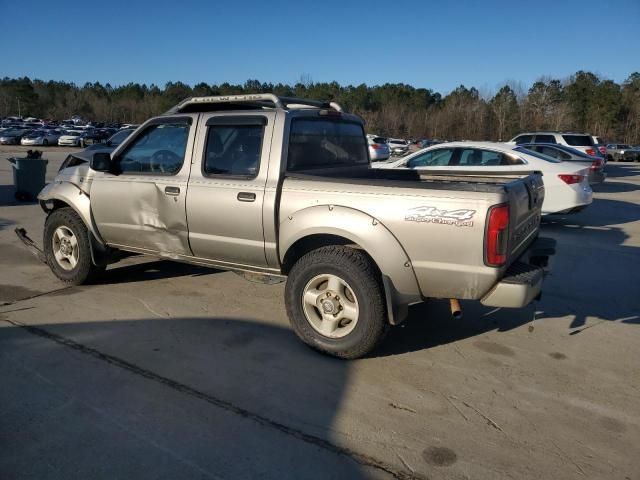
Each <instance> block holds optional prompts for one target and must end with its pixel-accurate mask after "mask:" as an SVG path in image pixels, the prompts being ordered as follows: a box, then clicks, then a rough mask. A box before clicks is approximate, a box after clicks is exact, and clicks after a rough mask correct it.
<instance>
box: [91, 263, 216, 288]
mask: <svg viewBox="0 0 640 480" xmlns="http://www.w3.org/2000/svg"><path fill="white" fill-rule="evenodd" d="M140 258H143V257H140ZM221 272H222V271H221V270H216V269H214V268H208V267H201V266H198V265H190V264H187V263H180V262H174V261H171V260H151V261H146V262H141V263H135V264H132V265H118V264H115V265H113V266H111V267H110V268H108V269H107V271H106V272H105V273H104V274H102V275H100V277H99V278H98V279H97V280H96V281H95V283H96V284H98V285H102V284H105V285H113V284H119V283H134V282H146V281H149V280H159V279H164V278H175V277H187V276H188V277H197V276H201V275H210V274H214V273H221Z"/></svg>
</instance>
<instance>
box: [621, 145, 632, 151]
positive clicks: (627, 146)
mask: <svg viewBox="0 0 640 480" xmlns="http://www.w3.org/2000/svg"><path fill="white" fill-rule="evenodd" d="M629 148H631V147H630V146H629V145H626V144H625V145H618V149H620V150H627V149H629Z"/></svg>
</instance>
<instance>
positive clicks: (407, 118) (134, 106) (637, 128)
mask: <svg viewBox="0 0 640 480" xmlns="http://www.w3.org/2000/svg"><path fill="white" fill-rule="evenodd" d="M267 92H272V93H275V94H276V95H281V96H296V97H302V98H314V99H323V100H335V101H337V102H339V103H341V104H342V105H343V106H344V107H345V108H346V109H347V110H348V111H350V112H354V113H357V114H359V115H360V116H362V117H363V118H364V119H365V120H366V122H367V131H368V132H373V133H376V134H379V135H385V136H393V137H403V138H438V139H448V140H461V139H469V140H482V139H485V140H503V141H506V140H508V139H510V138H511V137H513V136H514V135H516V134H517V133H519V132H522V131H527V130H572V131H579V132H588V133H591V134H593V135H598V136H601V137H603V138H605V139H607V140H608V141H618V142H625V143H634V144H638V143H640V73H638V72H636V73H632V74H631V75H629V77H628V78H627V79H626V80H625V81H624V82H622V83H620V84H618V83H616V82H614V81H612V80H607V79H603V78H601V77H599V76H598V75H595V74H593V73H591V72H585V71H579V72H577V73H576V74H575V75H572V76H570V77H569V78H567V79H564V80H560V79H554V78H541V79H539V80H538V81H536V82H535V83H534V84H533V85H531V87H530V88H528V89H525V88H523V87H522V86H520V85H517V84H505V85H504V86H502V87H501V88H500V89H499V90H498V91H497V92H496V93H495V94H487V93H484V94H481V93H480V92H479V91H478V89H476V88H474V87H471V88H467V87H465V86H464V85H460V86H459V87H457V88H456V89H454V90H453V91H451V92H450V93H448V94H447V95H444V96H443V95H441V94H440V93H438V92H434V91H433V90H430V89H426V88H415V87H412V86H410V85H405V84H402V83H398V84H390V83H387V84H384V85H379V86H367V85H365V84H361V85H357V86H353V85H348V86H342V85H339V84H338V83H337V82H330V83H326V82H313V81H312V80H311V79H310V78H305V77H304V76H303V77H302V78H301V79H300V81H298V82H296V83H295V84H293V85H288V84H283V83H277V84H273V83H263V82H260V81H258V80H247V81H246V82H245V83H244V84H242V85H240V84H231V83H222V84H219V85H215V84H207V83H204V82H202V83H198V84H197V85H194V86H190V85H187V84H184V83H182V82H169V83H167V84H166V85H165V86H164V88H161V87H159V86H157V85H153V84H152V85H145V84H139V83H129V84H127V85H120V86H112V85H110V84H108V83H107V84H105V85H102V84H101V83H99V82H96V83H86V84H85V85H84V86H77V85H75V84H73V83H68V82H61V81H53V80H50V81H43V80H36V79H34V80H32V79H29V78H27V77H23V78H15V79H13V78H6V77H5V78H3V79H2V80H0V116H2V117H6V116H11V115H17V114H18V113H20V114H22V116H23V117H26V116H33V117H38V118H49V119H57V120H61V119H65V118H69V117H71V116H72V115H79V116H81V117H83V118H86V119H91V120H95V121H106V122H121V123H140V122H142V121H144V120H145V119H147V118H149V117H151V116H154V115H158V114H160V113H162V112H164V111H166V110H168V109H169V108H170V107H171V106H173V105H175V104H176V103H178V102H180V101H181V100H183V99H184V98H186V97H190V96H205V95H233V94H243V93H267Z"/></svg>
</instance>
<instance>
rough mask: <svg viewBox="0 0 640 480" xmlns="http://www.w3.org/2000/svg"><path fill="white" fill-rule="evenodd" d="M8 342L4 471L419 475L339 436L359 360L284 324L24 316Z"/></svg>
mask: <svg viewBox="0 0 640 480" xmlns="http://www.w3.org/2000/svg"><path fill="white" fill-rule="evenodd" d="M7 315H10V314H7ZM7 315H5V316H4V317H3V315H2V314H0V319H3V320H4V321H3V322H0V323H3V324H5V323H6V322H7V320H6V318H8V316H7ZM3 326H4V325H3ZM0 343H1V344H2V345H3V348H2V349H1V350H0V372H1V374H2V378H3V388H2V389H0V402H1V405H2V411H3V412H4V414H3V415H0V432H5V434H4V435H3V434H2V433H0V438H2V437H4V438H5V440H7V441H6V442H3V444H4V446H3V448H2V449H1V450H0V470H2V471H3V473H4V475H5V476H6V478H27V477H29V478H32V477H33V478H45V477H47V473H46V472H49V474H51V468H52V466H53V465H55V473H56V477H57V478H116V477H118V478H195V477H197V478H255V477H261V478H291V479H298V478H309V479H314V478H317V479H324V478H354V479H358V478H363V479H364V478H371V474H372V473H373V472H378V474H380V473H382V472H385V471H386V472H387V474H388V473H389V472H393V473H392V475H393V474H397V475H399V476H400V475H405V476H407V477H409V472H408V471H405V469H404V467H403V466H402V464H398V465H396V464H387V463H385V461H384V460H380V459H376V458H374V457H370V456H368V455H367V454H366V453H367V450H366V447H367V446H366V442H365V443H364V444H363V443H362V442H357V443H353V442H351V443H350V447H349V448H350V449H352V450H349V449H347V448H346V447H343V446H341V445H343V444H344V442H345V438H344V437H340V436H339V435H336V433H335V430H333V428H332V425H333V424H334V421H335V417H336V414H337V412H338V411H339V409H340V405H341V402H342V397H343V394H344V391H345V388H346V385H347V383H348V381H349V365H350V363H349V362H345V361H340V360H337V359H333V358H330V357H326V356H323V355H320V354H317V353H314V352H313V351H311V350H310V349H308V348H307V347H306V346H304V345H302V344H301V343H300V342H297V341H296V339H295V336H294V335H293V333H292V332H291V331H290V330H288V329H286V328H280V327H276V326H271V325H268V324H265V323H261V322H258V321H252V320H244V319H237V318H206V319H205V318H171V319H166V320H165V319H139V320H126V321H96V322H86V323H67V324H49V325H38V326H25V325H23V326H20V325H16V324H14V327H9V328H1V329H0ZM6 432H11V434H10V435H11V436H10V439H11V441H8V440H9V437H8V436H7V434H6ZM338 437H340V438H338ZM132 452H135V458H134V457H132ZM403 478H404V477H403Z"/></svg>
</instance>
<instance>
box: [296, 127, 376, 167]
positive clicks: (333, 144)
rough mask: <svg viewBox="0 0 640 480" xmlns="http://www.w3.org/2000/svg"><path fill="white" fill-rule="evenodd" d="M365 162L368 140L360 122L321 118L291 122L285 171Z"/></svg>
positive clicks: (350, 165)
mask: <svg viewBox="0 0 640 480" xmlns="http://www.w3.org/2000/svg"><path fill="white" fill-rule="evenodd" d="M368 163H369V156H368V147H367V140H366V137H365V135H364V131H363V129H362V125H361V124H359V123H354V122H349V121H345V120H341V119H335V120H334V119H331V120H329V119H322V118H295V119H293V120H292V121H291V132H290V135H289V153H288V158H287V170H289V171H292V172H294V171H303V170H314V169H322V168H333V167H355V166H358V165H367V164H368Z"/></svg>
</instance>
